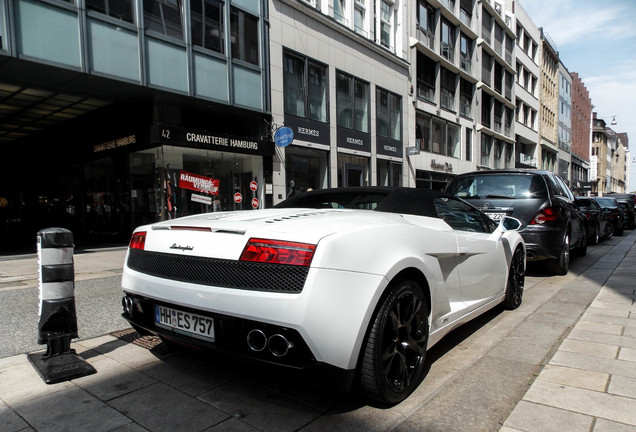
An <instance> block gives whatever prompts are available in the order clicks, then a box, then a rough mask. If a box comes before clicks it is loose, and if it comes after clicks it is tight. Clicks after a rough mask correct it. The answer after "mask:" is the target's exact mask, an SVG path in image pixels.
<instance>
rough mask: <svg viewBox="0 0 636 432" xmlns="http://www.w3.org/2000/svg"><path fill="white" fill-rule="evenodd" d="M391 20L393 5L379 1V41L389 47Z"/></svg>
mask: <svg viewBox="0 0 636 432" xmlns="http://www.w3.org/2000/svg"><path fill="white" fill-rule="evenodd" d="M392 20H393V6H391V5H390V4H389V3H387V2H385V1H382V2H381V3H380V43H381V44H382V45H384V46H385V47H387V48H391V22H392Z"/></svg>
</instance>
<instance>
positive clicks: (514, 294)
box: [503, 247, 526, 309]
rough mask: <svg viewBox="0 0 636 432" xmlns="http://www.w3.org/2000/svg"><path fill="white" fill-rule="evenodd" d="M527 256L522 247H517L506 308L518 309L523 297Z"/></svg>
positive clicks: (505, 302)
mask: <svg viewBox="0 0 636 432" xmlns="http://www.w3.org/2000/svg"><path fill="white" fill-rule="evenodd" d="M525 263H526V257H525V254H524V253H523V249H522V248H521V247H519V248H517V250H516V251H515V254H514V255H513V256H512V261H511V262H510V270H509V271H508V284H507V285H506V297H505V299H504V302H503V305H504V307H505V308H506V309H517V308H518V307H519V306H520V305H521V301H522V299H523V289H524V285H525V281H526V270H525V267H526V266H525Z"/></svg>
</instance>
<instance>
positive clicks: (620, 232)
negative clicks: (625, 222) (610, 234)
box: [614, 227, 625, 236]
mask: <svg viewBox="0 0 636 432" xmlns="http://www.w3.org/2000/svg"><path fill="white" fill-rule="evenodd" d="M624 231H625V230H624V229H623V227H620V228H618V227H616V229H614V234H616V235H617V236H622V235H623V232H624Z"/></svg>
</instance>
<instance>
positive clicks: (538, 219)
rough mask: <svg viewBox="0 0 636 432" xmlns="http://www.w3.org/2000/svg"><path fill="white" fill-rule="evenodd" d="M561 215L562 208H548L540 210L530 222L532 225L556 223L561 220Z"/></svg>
mask: <svg viewBox="0 0 636 432" xmlns="http://www.w3.org/2000/svg"><path fill="white" fill-rule="evenodd" d="M560 215H561V209H560V208H554V207H546V208H544V209H541V210H539V211H538V212H537V214H536V215H534V217H533V218H532V222H530V225H543V224H545V223H550V222H554V221H556V220H557V219H559V216H560Z"/></svg>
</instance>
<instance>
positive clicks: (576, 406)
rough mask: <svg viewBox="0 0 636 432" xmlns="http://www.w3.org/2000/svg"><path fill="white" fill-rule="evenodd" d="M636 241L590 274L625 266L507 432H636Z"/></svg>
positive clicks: (535, 386) (545, 372) (606, 286)
mask: <svg viewBox="0 0 636 432" xmlns="http://www.w3.org/2000/svg"><path fill="white" fill-rule="evenodd" d="M628 234H629V236H628ZM635 236H636V231H631V234H630V232H629V231H626V232H625V237H626V238H624V239H623V240H622V241H621V242H620V243H619V244H618V245H617V246H615V247H614V249H613V250H612V251H611V253H610V254H607V255H606V256H605V257H604V259H602V260H600V261H599V262H598V263H597V264H595V265H593V266H592V267H591V268H589V269H588V270H587V271H586V273H589V275H590V278H592V279H593V277H594V274H595V272H596V271H598V270H600V269H602V268H604V267H607V266H610V267H611V266H612V264H617V266H616V269H615V270H614V271H613V272H612V273H611V276H610V277H609V279H608V280H607V281H606V282H605V283H604V285H603V286H602V287H601V289H600V291H599V292H598V294H597V296H596V298H595V299H594V301H593V302H592V303H591V304H590V305H589V307H588V308H587V310H586V311H585V313H584V314H583V316H582V317H581V319H580V320H579V321H578V322H577V323H576V325H575V326H574V328H573V329H572V331H571V332H570V334H569V335H568V336H567V338H566V339H565V340H564V341H563V342H562V343H561V345H560V347H559V349H558V350H557V351H556V352H555V354H554V356H553V357H552V359H551V360H550V362H549V363H548V364H547V365H546V366H545V367H544V368H543V370H542V371H541V373H540V374H539V375H538V377H537V378H536V380H535V381H534V382H533V384H532V386H531V387H530V389H529V390H528V392H527V393H526V394H525V396H524V397H523V399H522V400H521V401H519V403H518V405H517V407H516V408H515V409H514V411H513V412H512V413H511V414H510V416H509V417H508V419H507V420H506V421H505V423H504V426H503V427H502V428H501V429H500V432H517V431H528V432H530V431H555V432H561V431H594V432H609V431H616V432H627V431H632V432H634V431H636V304H635V303H636V247H634V238H635Z"/></svg>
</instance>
